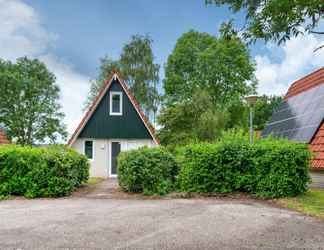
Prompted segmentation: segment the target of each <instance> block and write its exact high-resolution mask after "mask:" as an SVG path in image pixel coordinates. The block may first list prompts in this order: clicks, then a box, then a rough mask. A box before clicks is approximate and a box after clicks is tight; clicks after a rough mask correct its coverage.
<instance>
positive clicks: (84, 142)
mask: <svg viewBox="0 0 324 250" xmlns="http://www.w3.org/2000/svg"><path fill="white" fill-rule="evenodd" d="M87 141H92V158H88V156H87V155H86V152H85V148H86V147H85V144H86V142H87ZM83 154H84V155H85V156H86V157H87V159H88V160H89V161H94V158H95V141H94V140H90V139H85V140H84V141H83Z"/></svg>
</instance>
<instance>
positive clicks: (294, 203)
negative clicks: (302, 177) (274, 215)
mask: <svg viewBox="0 0 324 250" xmlns="http://www.w3.org/2000/svg"><path fill="white" fill-rule="evenodd" d="M277 202H278V203H279V204H280V205H284V206H285V207H287V208H290V209H296V210H298V211H301V212H304V213H306V214H309V215H314V216H317V217H319V218H322V219H324V190H321V189H311V190H309V191H308V192H306V193H305V194H301V195H299V196H297V197H294V198H284V199H280V200H278V201H277Z"/></svg>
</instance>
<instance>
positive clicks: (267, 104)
mask: <svg viewBox="0 0 324 250" xmlns="http://www.w3.org/2000/svg"><path fill="white" fill-rule="evenodd" d="M282 101H283V98H282V96H275V95H273V96H267V95H263V96H260V97H259V98H258V100H257V101H256V103H255V106H254V114H255V115H254V119H253V123H254V127H255V128H256V129H257V130H262V129H264V128H265V125H266V124H267V122H268V121H269V120H270V118H271V115H272V113H273V110H275V109H276V108H278V107H279V105H280V103H281V102H282Z"/></svg>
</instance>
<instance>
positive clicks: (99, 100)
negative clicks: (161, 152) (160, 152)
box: [68, 74, 159, 147]
mask: <svg viewBox="0 0 324 250" xmlns="http://www.w3.org/2000/svg"><path fill="white" fill-rule="evenodd" d="M114 78H116V79H118V80H119V82H120V85H121V86H122V88H123V90H124V92H125V93H126V95H127V97H128V99H129V100H130V102H131V103H132V104H133V106H134V108H135V110H136V112H137V114H138V115H139V117H140V118H141V120H142V122H143V123H144V125H145V127H146V129H147V130H148V132H149V133H150V135H151V137H152V140H153V141H154V143H155V144H156V145H159V142H158V141H157V140H156V138H155V136H154V134H153V133H152V132H151V129H150V128H149V127H148V125H147V124H146V122H145V121H144V119H143V117H142V116H141V114H140V112H139V110H138V109H137V108H136V107H135V104H134V102H133V100H132V98H131V97H130V95H129V93H128V91H127V90H126V89H125V87H124V85H123V84H126V83H125V82H124V81H123V84H122V80H121V79H120V78H119V76H118V74H114V75H113V76H112V77H111V79H110V81H109V83H108V84H106V86H105V88H104V90H103V91H102V92H101V93H100V94H101V95H99V96H98V101H97V102H96V103H95V105H94V106H93V107H92V109H90V110H88V112H89V114H88V115H86V116H85V120H84V121H83V122H82V124H81V127H80V128H77V130H78V131H77V133H76V134H75V135H74V136H73V137H72V139H71V141H69V144H68V145H69V146H70V147H71V146H72V145H73V143H74V142H75V141H76V139H77V138H78V136H79V134H80V133H81V131H82V130H83V128H84V126H85V125H86V124H87V123H88V121H89V119H90V118H91V116H92V114H93V112H94V111H95V110H96V109H97V106H98V105H99V103H100V102H101V99H102V98H103V97H104V95H105V94H106V92H107V90H108V89H109V87H110V86H111V83H112V81H113V80H114Z"/></svg>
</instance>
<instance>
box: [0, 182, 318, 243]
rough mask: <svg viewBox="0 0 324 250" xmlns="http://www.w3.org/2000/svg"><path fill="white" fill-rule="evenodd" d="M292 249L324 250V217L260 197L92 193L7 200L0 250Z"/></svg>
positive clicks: (0, 210) (2, 206) (0, 216)
mask: <svg viewBox="0 0 324 250" xmlns="http://www.w3.org/2000/svg"><path fill="white" fill-rule="evenodd" d="M105 185H106V186H107V184H102V186H105ZM101 191H102V190H101ZM101 191H100V192H101ZM100 192H99V193H100ZM287 248H291V249H296V248H299V249H300V248H306V249H324V222H323V221H320V220H317V219H314V218H311V217H307V216H303V215H301V214H299V213H296V212H293V211H288V210H284V209H280V208H276V207H271V206H268V205H267V204H264V203H259V202H255V201H238V200H221V199H215V198H214V199H212V198H210V199H164V200H138V199H128V200H126V199H114V198H111V197H109V198H105V197H104V196H103V195H102V197H100V198H98V197H97V196H96V195H94V194H92V195H91V194H88V195H86V196H85V197H70V198H65V199H52V200H50V199H37V200H24V199H18V200H7V201H1V202H0V249H287Z"/></svg>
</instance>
